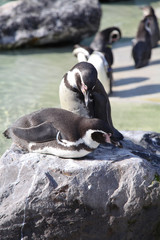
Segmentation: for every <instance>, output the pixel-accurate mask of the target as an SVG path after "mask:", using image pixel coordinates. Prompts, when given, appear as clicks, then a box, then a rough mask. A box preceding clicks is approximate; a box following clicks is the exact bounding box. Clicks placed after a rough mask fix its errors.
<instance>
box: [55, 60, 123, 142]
mask: <svg viewBox="0 0 160 240" xmlns="http://www.w3.org/2000/svg"><path fill="white" fill-rule="evenodd" d="M59 97H60V104H61V107H62V108H63V109H66V110H69V111H72V112H74V113H76V114H79V115H81V116H85V117H88V118H99V119H101V120H103V121H105V122H106V124H107V125H109V126H110V128H111V129H112V132H113V135H112V137H111V138H112V141H115V142H117V141H119V140H122V139H123V136H122V134H121V133H120V132H119V131H118V130H117V129H115V128H114V126H113V123H112V118H111V107H110V102H109V99H108V95H107V93H106V91H105V89H104V87H103V85H102V84H101V82H100V81H99V80H98V78H97V71H96V69H95V67H94V66H93V65H92V64H90V63H88V62H80V63H78V64H76V65H75V66H74V67H73V68H72V69H71V70H70V71H69V72H68V73H66V74H65V75H64V77H63V79H62V81H61V84H60V87H59Z"/></svg>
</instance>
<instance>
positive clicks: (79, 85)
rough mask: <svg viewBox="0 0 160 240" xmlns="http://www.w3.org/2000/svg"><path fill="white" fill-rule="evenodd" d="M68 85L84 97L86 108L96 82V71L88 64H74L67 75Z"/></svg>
mask: <svg viewBox="0 0 160 240" xmlns="http://www.w3.org/2000/svg"><path fill="white" fill-rule="evenodd" d="M67 80H68V82H69V84H70V85H71V86H72V87H73V88H75V89H76V90H78V91H79V92H80V93H82V94H83V96H84V102H85V105H86V107H87V106H88V103H89V101H90V93H91V91H92V90H93V89H94V87H95V85H96V82H97V70H96V69H95V67H94V66H93V65H92V64H91V63H88V62H80V63H78V64H76V65H75V66H74V67H73V68H72V69H71V70H70V71H69V72H68V75H67Z"/></svg>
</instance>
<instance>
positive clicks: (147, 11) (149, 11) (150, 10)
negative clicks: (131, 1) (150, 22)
mask: <svg viewBox="0 0 160 240" xmlns="http://www.w3.org/2000/svg"><path fill="white" fill-rule="evenodd" d="M141 9H142V11H143V16H144V17H146V16H148V15H151V16H153V15H155V12H154V9H153V8H152V7H151V6H143V7H141Z"/></svg>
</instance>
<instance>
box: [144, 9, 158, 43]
mask: <svg viewBox="0 0 160 240" xmlns="http://www.w3.org/2000/svg"><path fill="white" fill-rule="evenodd" d="M142 10H143V15H144V17H149V19H150V29H151V44H152V48H154V47H157V46H158V41H159V40H160V30H159V25H158V20H157V17H156V15H155V11H154V9H153V7H151V6H145V7H143V8H142Z"/></svg>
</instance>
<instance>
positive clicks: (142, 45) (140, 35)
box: [132, 17, 152, 68]
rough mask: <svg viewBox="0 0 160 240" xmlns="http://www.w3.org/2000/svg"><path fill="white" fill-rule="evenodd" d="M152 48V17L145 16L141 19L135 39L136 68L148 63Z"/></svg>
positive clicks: (134, 56) (133, 48)
mask: <svg viewBox="0 0 160 240" xmlns="http://www.w3.org/2000/svg"><path fill="white" fill-rule="evenodd" d="M151 49H152V46H151V29H150V19H149V18H148V17H145V18H144V19H143V20H141V21H140V24H139V27H138V31H137V35H136V38H135V39H134V40H133V46H132V57H133V59H134V62H135V68H141V67H144V66H146V65H147V64H148V62H149V59H150V58H151Z"/></svg>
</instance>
